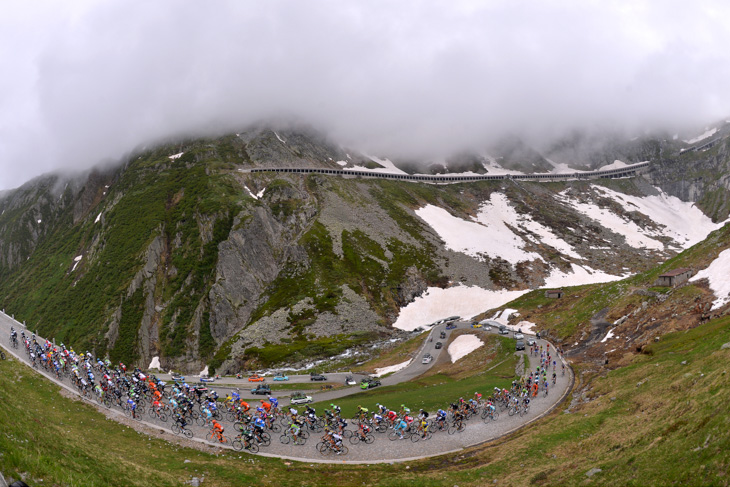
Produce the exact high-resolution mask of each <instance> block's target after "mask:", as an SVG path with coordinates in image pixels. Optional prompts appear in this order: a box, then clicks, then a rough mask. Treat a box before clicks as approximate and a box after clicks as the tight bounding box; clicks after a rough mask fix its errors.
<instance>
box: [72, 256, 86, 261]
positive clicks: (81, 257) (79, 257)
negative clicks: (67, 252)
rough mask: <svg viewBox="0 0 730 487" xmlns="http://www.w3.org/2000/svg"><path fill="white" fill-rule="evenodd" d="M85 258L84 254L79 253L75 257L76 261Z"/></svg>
mask: <svg viewBox="0 0 730 487" xmlns="http://www.w3.org/2000/svg"><path fill="white" fill-rule="evenodd" d="M83 258H84V256H83V255H77V256H76V257H74V262H78V261H80V260H81V259H83Z"/></svg>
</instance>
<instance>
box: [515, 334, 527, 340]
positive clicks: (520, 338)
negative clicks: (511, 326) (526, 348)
mask: <svg viewBox="0 0 730 487" xmlns="http://www.w3.org/2000/svg"><path fill="white" fill-rule="evenodd" d="M524 338H525V335H523V334H522V333H515V340H523V339H524Z"/></svg>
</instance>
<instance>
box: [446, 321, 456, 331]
mask: <svg viewBox="0 0 730 487" xmlns="http://www.w3.org/2000/svg"><path fill="white" fill-rule="evenodd" d="M454 328H456V323H454V322H453V321H452V322H451V323H449V324H448V325H446V329H447V330H453V329H454Z"/></svg>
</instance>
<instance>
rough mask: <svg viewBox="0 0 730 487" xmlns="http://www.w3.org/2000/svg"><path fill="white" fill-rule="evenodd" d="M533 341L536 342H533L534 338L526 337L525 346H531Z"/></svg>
mask: <svg viewBox="0 0 730 487" xmlns="http://www.w3.org/2000/svg"><path fill="white" fill-rule="evenodd" d="M535 343H537V342H535V339H534V338H528V339H527V346H528V347H531V346H533V345H534V344H535Z"/></svg>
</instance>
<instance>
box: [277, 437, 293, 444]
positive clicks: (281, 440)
mask: <svg viewBox="0 0 730 487" xmlns="http://www.w3.org/2000/svg"><path fill="white" fill-rule="evenodd" d="M279 441H280V442H282V443H283V444H285V445H288V444H289V442H290V441H291V438H289V435H281V436H280V437H279Z"/></svg>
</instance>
